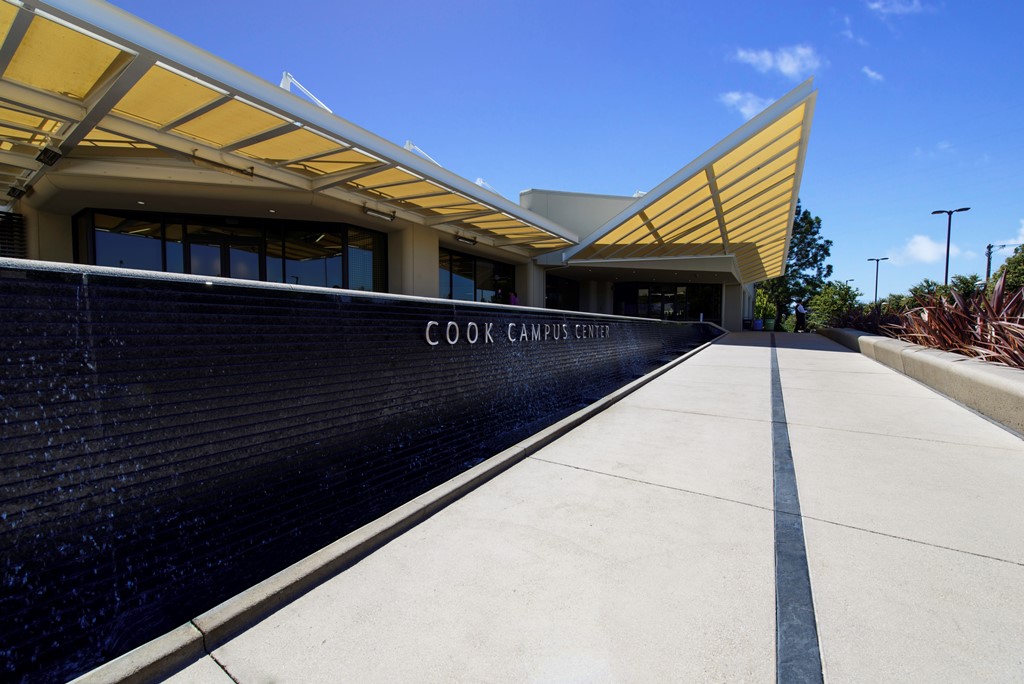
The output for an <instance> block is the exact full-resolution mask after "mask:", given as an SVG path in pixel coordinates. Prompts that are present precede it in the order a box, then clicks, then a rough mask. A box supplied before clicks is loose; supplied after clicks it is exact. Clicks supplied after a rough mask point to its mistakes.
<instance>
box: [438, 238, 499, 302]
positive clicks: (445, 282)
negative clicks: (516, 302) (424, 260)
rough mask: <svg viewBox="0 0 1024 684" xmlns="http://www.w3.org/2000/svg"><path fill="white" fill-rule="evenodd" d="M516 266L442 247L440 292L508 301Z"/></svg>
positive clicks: (456, 296)
mask: <svg viewBox="0 0 1024 684" xmlns="http://www.w3.org/2000/svg"><path fill="white" fill-rule="evenodd" d="M515 280H516V267H515V266H513V265H511V264H504V263H501V262H500V261H491V260H490V259H483V258H480V257H475V256H472V255H470V254H462V253H460V252H452V251H450V250H447V249H441V250H440V251H439V253H438V283H437V284H438V289H437V291H438V295H439V296H440V297H444V298H446V299H459V300H462V301H467V302H471V301H476V302H493V303H500V304H508V303H509V301H510V294H511V293H512V291H513V290H512V288H513V287H514V286H515Z"/></svg>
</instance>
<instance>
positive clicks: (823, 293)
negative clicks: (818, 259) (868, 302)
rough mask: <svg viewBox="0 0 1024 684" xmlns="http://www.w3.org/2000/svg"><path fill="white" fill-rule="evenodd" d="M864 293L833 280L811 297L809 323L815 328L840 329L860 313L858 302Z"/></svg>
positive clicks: (847, 284)
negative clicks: (852, 316)
mask: <svg viewBox="0 0 1024 684" xmlns="http://www.w3.org/2000/svg"><path fill="white" fill-rule="evenodd" d="M862 295H863V293H862V292H861V291H860V290H858V289H857V288H855V287H851V286H850V285H849V283H844V282H841V281H838V280H833V281H830V282H827V283H825V284H824V285H823V286H822V288H821V290H819V291H818V293H817V294H815V295H814V296H813V297H811V301H810V305H809V307H808V308H809V309H810V313H809V314H808V315H807V323H808V325H809V327H810V328H811V329H812V330H813V329H814V328H824V327H839V326H844V325H845V324H846V320H847V319H848V318H849V317H850V316H851V315H852V314H854V313H858V312H859V311H860V304H859V302H858V300H859V299H860V297H861V296H862Z"/></svg>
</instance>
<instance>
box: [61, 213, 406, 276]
mask: <svg viewBox="0 0 1024 684" xmlns="http://www.w3.org/2000/svg"><path fill="white" fill-rule="evenodd" d="M74 221H75V223H74V225H75V235H76V241H75V258H76V260H78V261H79V262H85V263H89V262H92V263H97V264H101V265H106V266H123V267H125V268H139V269H145V270H151V271H168V272H172V273H193V274H196V275H212V276H224V277H232V278H241V279H246V280H270V281H272V282H292V283H301V284H303V285H318V286H321V287H344V288H351V289H356V290H366V291H374V292H386V291H387V235H385V234H384V233H378V232H377V231H374V230H370V229H363V228H357V227H355V226H349V225H346V224H339V223H320V222H314V221H282V220H273V219H256V218H247V217H233V216H181V215H171V214H160V213H152V212H135V211H113V210H103V211H92V210H86V211H83V212H80V213H79V214H77V215H76V216H75V219H74Z"/></svg>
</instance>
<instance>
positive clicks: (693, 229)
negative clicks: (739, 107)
mask: <svg viewBox="0 0 1024 684" xmlns="http://www.w3.org/2000/svg"><path fill="white" fill-rule="evenodd" d="M816 95H817V91H816V90H815V89H814V87H813V79H808V80H806V81H804V82H803V83H802V84H800V85H799V86H797V87H796V88H794V89H793V90H791V91H790V92H788V93H787V94H786V95H784V96H783V97H781V98H780V99H779V100H777V101H776V102H774V103H772V104H771V105H770V106H768V107H767V108H766V109H765V110H764V111H762V112H761V113H759V114H758V115H756V116H755V117H753V118H752V119H751V120H750V121H748V122H746V123H745V124H743V125H742V126H741V127H740V128H738V129H737V130H735V131H734V132H733V133H731V134H730V135H728V136H727V137H726V138H724V139H723V140H722V141H721V142H719V143H717V144H716V145H714V146H713V147H711V148H710V149H708V150H707V151H706V152H704V153H703V154H701V155H700V156H699V157H697V158H696V159H694V160H693V161H692V162H690V163H689V164H687V165H686V166H684V167H683V168H682V169H680V170H679V171H677V172H676V173H674V174H673V175H672V176H670V177H669V178H667V179H665V180H664V181H663V182H662V183H660V184H659V185H658V186H657V187H655V188H654V189H652V190H651V191H649V192H648V193H646V194H645V195H643V196H642V197H639V198H638V199H637V200H636V201H635V202H633V203H632V204H630V205H629V206H628V207H626V208H625V209H623V210H622V211H621V212H619V213H618V214H616V215H615V216H613V217H612V218H610V219H608V221H607V222H605V224H604V225H602V226H601V227H600V228H598V229H597V230H595V231H594V232H593V233H592V234H591V235H589V236H588V237H586V238H584V239H583V240H582V241H581V242H580V243H579V244H578V245H575V246H572V247H569V248H567V249H562V250H555V251H554V252H550V253H548V254H545V255H543V256H542V257H540V258H539V259H538V261H540V262H541V263H545V264H551V265H555V264H559V263H567V262H571V261H575V260H581V259H588V260H589V259H596V258H607V259H618V258H640V257H656V256H657V257H665V256H683V255H686V254H687V252H685V251H681V249H682V248H683V247H692V248H693V255H694V256H697V255H700V254H713V253H714V254H719V255H730V254H731V255H734V256H735V258H736V259H737V261H738V262H739V264H738V266H739V271H740V272H741V273H742V274H743V277H742V282H744V283H749V282H758V281H760V280H765V279H767V278H771V277H775V276H777V275H781V274H782V273H784V272H785V263H786V259H787V257H788V253H789V241H790V238H791V235H792V224H793V214H794V212H795V210H796V204H797V200H798V195H799V190H800V182H801V180H802V175H803V166H804V161H805V159H806V153H807V144H808V139H809V134H810V125H811V121H812V119H813V111H814V103H815V100H816ZM783 212H784V213H783ZM648 214H650V216H649V215H648ZM658 217H662V218H660V220H659V218H658ZM688 240H689V241H688ZM669 246H671V247H672V248H673V249H674V250H675V251H673V250H670V249H669Z"/></svg>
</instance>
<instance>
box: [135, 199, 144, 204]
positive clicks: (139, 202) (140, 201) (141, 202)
mask: <svg viewBox="0 0 1024 684" xmlns="http://www.w3.org/2000/svg"><path fill="white" fill-rule="evenodd" d="M136 204H145V202H143V201H142V200H138V201H137V202H136Z"/></svg>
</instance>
